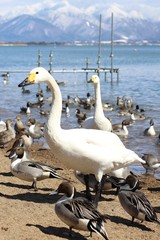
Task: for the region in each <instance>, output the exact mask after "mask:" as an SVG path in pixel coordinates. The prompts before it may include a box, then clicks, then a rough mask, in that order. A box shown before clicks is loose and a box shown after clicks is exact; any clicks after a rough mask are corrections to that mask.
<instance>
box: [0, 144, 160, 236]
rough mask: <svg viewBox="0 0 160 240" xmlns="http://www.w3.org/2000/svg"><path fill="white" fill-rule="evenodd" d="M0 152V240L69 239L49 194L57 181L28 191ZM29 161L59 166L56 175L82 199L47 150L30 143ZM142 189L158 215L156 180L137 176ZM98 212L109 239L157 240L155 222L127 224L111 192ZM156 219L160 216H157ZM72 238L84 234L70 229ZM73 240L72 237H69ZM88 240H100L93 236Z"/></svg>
mask: <svg viewBox="0 0 160 240" xmlns="http://www.w3.org/2000/svg"><path fill="white" fill-rule="evenodd" d="M10 145H12V144H11V143H10V144H9V145H8V147H7V148H6V149H0V157H1V165H0V185H1V193H0V197H1V220H0V223H1V228H0V235H1V240H6V239H7V240H11V239H12V240H13V239H17V240H32V239H34V240H39V239H40V238H41V239H43V240H52V239H69V237H68V236H67V233H69V230H68V227H67V226H66V225H65V224H64V223H63V222H61V221H60V220H59V219H58V217H57V216H56V214H55V212H54V203H55V202H56V201H57V200H58V197H56V196H50V195H49V194H50V193H51V192H52V191H53V190H55V189H57V187H58V185H59V184H60V183H61V180H58V179H51V180H50V179H46V180H43V181H39V182H38V184H37V186H38V188H39V190H38V191H37V192H35V191H33V190H31V189H29V187H30V185H31V184H30V183H28V182H25V181H22V180H20V179H18V178H16V177H14V176H12V174H11V173H10V162H9V161H10V160H9V159H8V158H7V157H5V154H6V150H7V149H9V146H10ZM30 154H31V157H32V158H33V160H35V161H41V162H43V163H46V164H49V165H52V166H57V167H62V168H63V170H62V171H60V172H59V173H60V174H61V175H63V176H64V177H65V178H67V179H69V180H70V181H72V184H73V185H74V186H75V187H76V189H77V192H78V195H80V196H84V193H83V191H84V186H83V185H82V184H81V183H80V182H79V181H78V180H77V179H76V178H75V177H74V174H73V170H70V169H67V168H65V166H63V164H62V163H59V162H58V161H57V160H56V159H54V158H53V156H52V154H51V152H50V150H44V149H41V148H40V145H39V144H35V143H34V144H33V146H32V147H31V149H30ZM140 181H141V184H142V189H141V191H143V192H144V193H145V194H146V196H147V197H148V199H149V201H150V202H151V203H152V205H153V206H154V207H156V208H157V209H158V211H159V212H160V181H158V180H156V179H155V178H154V177H153V175H146V174H144V175H141V176H140ZM98 209H99V211H100V212H101V213H102V214H104V215H105V217H106V222H107V223H106V224H105V228H106V230H107V232H108V235H109V238H110V240H117V239H119V240H124V239H127V240H132V239H136V240H142V239H144V240H151V239H153V240H159V236H160V228H159V225H158V224H157V223H150V222H146V221H145V222H143V223H140V222H139V221H138V220H135V222H134V223H133V224H132V223H131V217H130V216H129V215H128V214H127V213H126V212H125V211H124V210H123V209H122V207H121V205H120V203H119V200H118V197H117V196H116V195H115V190H111V191H107V192H105V193H103V194H102V198H101V200H100V202H99V207H98ZM157 215H158V217H159V218H160V213H157ZM73 232H74V235H75V239H78V240H81V239H86V238H85V237H84V236H86V235H87V234H88V232H83V231H77V230H73ZM73 239H74V238H73ZM92 239H93V240H94V239H102V238H100V237H99V236H98V235H97V234H93V237H92Z"/></svg>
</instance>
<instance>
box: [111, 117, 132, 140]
mask: <svg viewBox="0 0 160 240" xmlns="http://www.w3.org/2000/svg"><path fill="white" fill-rule="evenodd" d="M129 125H130V123H129V121H127V120H123V121H122V124H121V128H117V126H116V127H114V128H113V132H114V133H115V134H117V135H118V136H121V137H124V136H128V134H129V132H128V129H127V126H129Z"/></svg>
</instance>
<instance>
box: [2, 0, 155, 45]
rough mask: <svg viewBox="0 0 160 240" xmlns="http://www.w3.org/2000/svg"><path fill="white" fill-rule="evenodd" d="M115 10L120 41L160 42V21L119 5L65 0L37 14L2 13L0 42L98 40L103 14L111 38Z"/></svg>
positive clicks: (103, 37) (103, 34)
mask: <svg viewBox="0 0 160 240" xmlns="http://www.w3.org/2000/svg"><path fill="white" fill-rule="evenodd" d="M112 10H113V11H114V21H113V26H114V28H113V29H114V31H113V33H114V34H113V38H114V40H116V41H119V42H124V43H128V42H160V21H155V20H151V19H150V20H149V19H145V18H143V17H142V16H141V15H138V14H134V15H132V16H130V15H128V14H127V13H126V12H124V11H122V10H121V9H119V8H118V7H116V8H114V9H113V8H112V9H108V10H107V11H104V9H103V11H102V12H98V11H97V12H96V10H94V11H89V10H88V9H87V10H86V12H84V10H83V11H82V9H79V8H76V7H74V6H71V5H69V4H68V3H67V4H65V3H64V2H61V3H57V4H55V6H54V7H52V8H45V9H43V10H40V11H39V12H37V13H36V14H33V15H27V14H21V15H18V16H14V17H10V18H7V19H5V18H3V17H2V16H1V17H0V42H46V43H51V42H97V41H98V39H99V24H100V23H99V17H100V14H102V15H101V16H102V21H101V40H102V41H110V39H111V11H112Z"/></svg>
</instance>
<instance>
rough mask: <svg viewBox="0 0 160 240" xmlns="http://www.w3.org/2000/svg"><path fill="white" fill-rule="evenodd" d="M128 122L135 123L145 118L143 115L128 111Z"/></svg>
mask: <svg viewBox="0 0 160 240" xmlns="http://www.w3.org/2000/svg"><path fill="white" fill-rule="evenodd" d="M130 114H131V115H130V120H131V121H133V122H134V121H137V120H145V119H146V116H145V114H144V113H140V114H135V113H134V111H132V110H131V111H130Z"/></svg>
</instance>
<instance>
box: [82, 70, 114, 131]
mask: <svg viewBox="0 0 160 240" xmlns="http://www.w3.org/2000/svg"><path fill="white" fill-rule="evenodd" d="M89 82H91V83H93V85H94V91H95V112H94V116H92V117H89V118H87V119H86V120H85V121H84V123H83V128H92V129H100V130H104V131H109V132H111V131H112V124H111V122H110V120H109V119H108V118H106V117H105V115H104V112H103V106H102V100H101V89H100V88H101V87H100V78H99V77H98V76H97V75H93V76H92V78H91V80H90V81H89Z"/></svg>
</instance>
